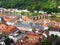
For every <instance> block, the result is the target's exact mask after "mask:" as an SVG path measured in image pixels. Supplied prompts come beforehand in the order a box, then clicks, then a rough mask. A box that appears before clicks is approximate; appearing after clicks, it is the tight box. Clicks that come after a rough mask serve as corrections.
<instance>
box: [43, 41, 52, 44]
mask: <svg viewBox="0 0 60 45" xmlns="http://www.w3.org/2000/svg"><path fill="white" fill-rule="evenodd" d="M42 45H52V43H51V42H50V41H48V40H44V41H43V42H42Z"/></svg>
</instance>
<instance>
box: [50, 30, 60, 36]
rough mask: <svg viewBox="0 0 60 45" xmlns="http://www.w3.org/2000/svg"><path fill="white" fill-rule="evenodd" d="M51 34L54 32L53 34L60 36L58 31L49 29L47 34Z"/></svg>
mask: <svg viewBox="0 0 60 45" xmlns="http://www.w3.org/2000/svg"><path fill="white" fill-rule="evenodd" d="M51 34H54V35H57V36H58V37H60V32H59V31H49V36H51Z"/></svg>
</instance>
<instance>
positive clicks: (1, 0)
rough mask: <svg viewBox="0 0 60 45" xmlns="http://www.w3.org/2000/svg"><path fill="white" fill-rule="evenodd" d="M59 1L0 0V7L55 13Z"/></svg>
mask: <svg viewBox="0 0 60 45" xmlns="http://www.w3.org/2000/svg"><path fill="white" fill-rule="evenodd" d="M59 4H60V0H0V7H4V8H18V9H28V10H37V11H39V10H45V11H47V10H48V11H49V10H51V11H55V12H56V11H57V10H58V5H59Z"/></svg>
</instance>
